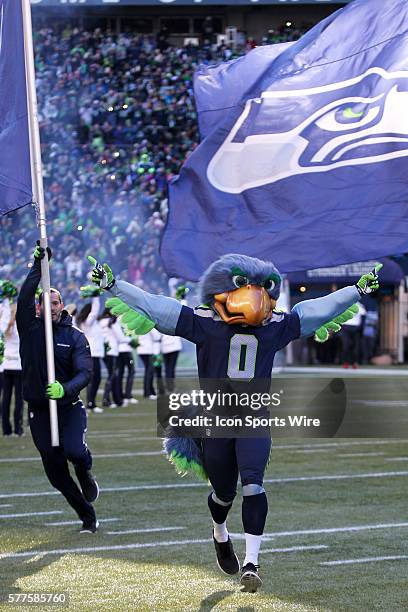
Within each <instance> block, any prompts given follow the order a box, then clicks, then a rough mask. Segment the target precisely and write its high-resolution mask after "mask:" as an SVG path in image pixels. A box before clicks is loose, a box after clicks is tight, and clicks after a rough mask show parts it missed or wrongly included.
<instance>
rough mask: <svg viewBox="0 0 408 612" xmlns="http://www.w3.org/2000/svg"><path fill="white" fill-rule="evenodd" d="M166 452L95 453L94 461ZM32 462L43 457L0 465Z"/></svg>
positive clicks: (2, 460)
mask: <svg viewBox="0 0 408 612" xmlns="http://www.w3.org/2000/svg"><path fill="white" fill-rule="evenodd" d="M163 453H164V451H163V450H160V451H134V452H128V453H101V454H98V453H95V454H94V455H92V456H93V458H94V459H114V458H115V457H148V456H149V455H163ZM31 461H41V457H40V456H38V457H16V458H14V459H12V458H7V459H6V458H4V459H0V463H28V462H31Z"/></svg>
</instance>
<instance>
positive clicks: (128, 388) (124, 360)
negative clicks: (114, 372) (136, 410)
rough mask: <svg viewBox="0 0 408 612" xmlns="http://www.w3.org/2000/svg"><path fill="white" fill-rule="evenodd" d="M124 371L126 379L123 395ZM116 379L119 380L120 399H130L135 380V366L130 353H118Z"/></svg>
mask: <svg viewBox="0 0 408 612" xmlns="http://www.w3.org/2000/svg"><path fill="white" fill-rule="evenodd" d="M125 369H126V370H127V378H126V385H125V393H123V378H124V375H125ZM118 378H119V389H120V395H121V397H122V398H123V397H124V398H125V399H131V397H132V388H133V380H134V378H135V364H134V361H133V354H132V353H131V351H126V352H123V353H119V356H118Z"/></svg>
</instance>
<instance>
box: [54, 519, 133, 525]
mask: <svg viewBox="0 0 408 612" xmlns="http://www.w3.org/2000/svg"><path fill="white" fill-rule="evenodd" d="M120 520H122V519H120V518H105V519H100V518H98V522H99V523H113V522H114V521H120ZM81 522H82V521H56V522H54V523H44V525H47V526H51V527H60V526H62V525H81Z"/></svg>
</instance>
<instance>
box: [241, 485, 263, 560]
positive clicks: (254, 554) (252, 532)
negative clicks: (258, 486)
mask: <svg viewBox="0 0 408 612" xmlns="http://www.w3.org/2000/svg"><path fill="white" fill-rule="evenodd" d="M267 514H268V500H267V498H266V493H264V492H263V493H259V494H258V495H245V496H244V498H243V500H242V524H243V526H244V532H245V542H246V554H245V561H244V565H245V564H246V563H253V564H254V565H258V554H259V548H260V546H261V541H262V534H263V532H264V528H265V522H266V516H267Z"/></svg>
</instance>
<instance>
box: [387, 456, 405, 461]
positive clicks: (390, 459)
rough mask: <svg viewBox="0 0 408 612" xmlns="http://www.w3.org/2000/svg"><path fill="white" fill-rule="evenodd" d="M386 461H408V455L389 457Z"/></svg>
mask: <svg viewBox="0 0 408 612" xmlns="http://www.w3.org/2000/svg"><path fill="white" fill-rule="evenodd" d="M386 461H408V457H387V458H386Z"/></svg>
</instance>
